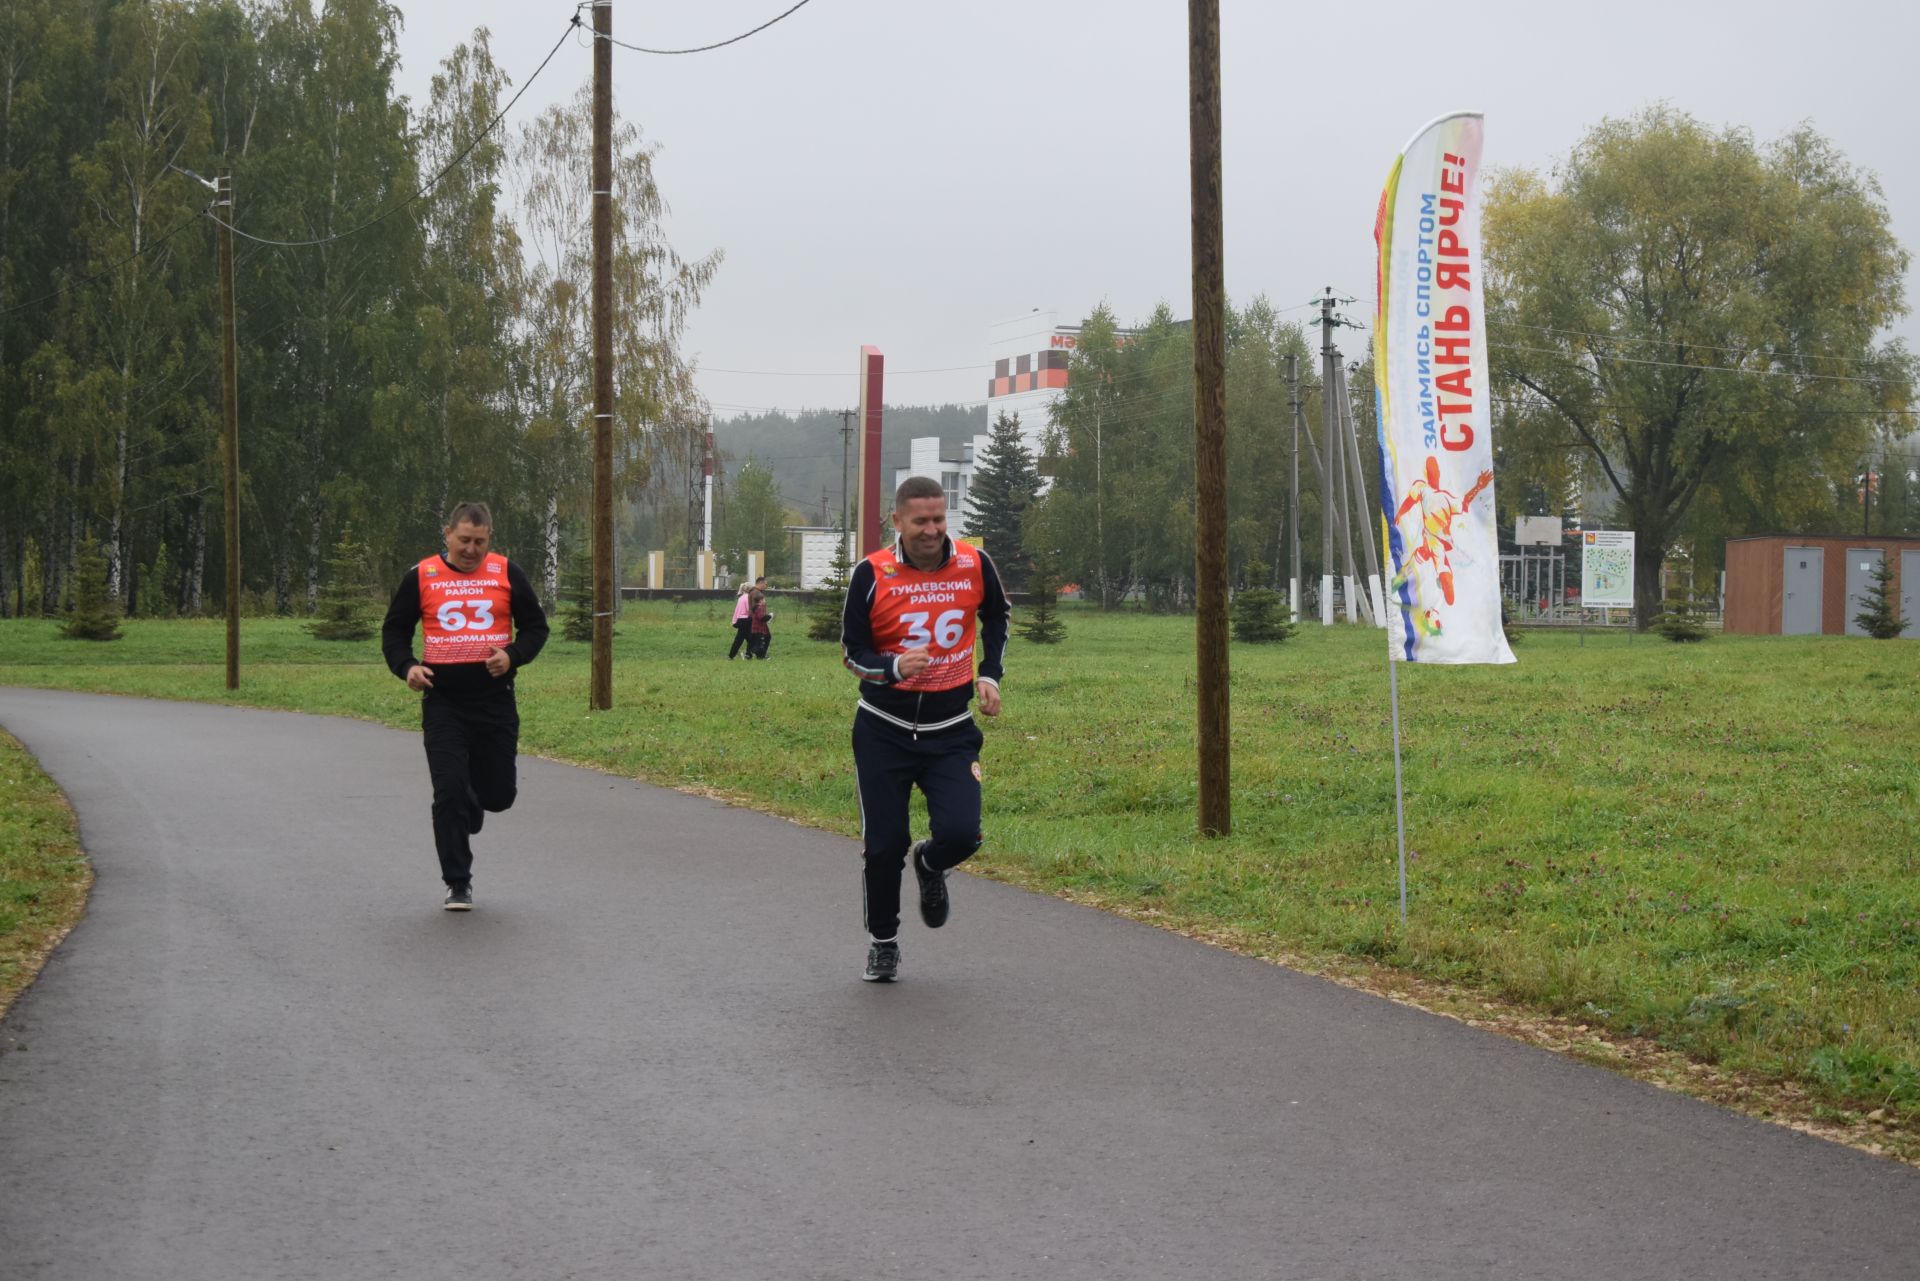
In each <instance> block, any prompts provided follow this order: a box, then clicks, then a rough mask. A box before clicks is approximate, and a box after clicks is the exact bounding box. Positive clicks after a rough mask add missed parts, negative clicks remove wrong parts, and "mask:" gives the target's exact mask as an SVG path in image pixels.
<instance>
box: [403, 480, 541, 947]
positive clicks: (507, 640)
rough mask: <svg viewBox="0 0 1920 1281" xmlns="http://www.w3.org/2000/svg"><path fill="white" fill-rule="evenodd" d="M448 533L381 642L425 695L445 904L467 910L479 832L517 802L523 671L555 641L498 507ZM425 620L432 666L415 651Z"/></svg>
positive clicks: (450, 524)
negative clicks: (517, 695) (496, 516)
mask: <svg viewBox="0 0 1920 1281" xmlns="http://www.w3.org/2000/svg"><path fill="white" fill-rule="evenodd" d="M441 533H442V536H443V537H444V538H445V539H446V544H447V545H446V550H445V551H444V552H442V553H440V554H438V555H434V556H429V557H427V559H425V560H423V561H421V562H420V563H419V564H418V565H415V566H414V567H413V568H412V569H410V570H408V571H407V574H406V577H404V578H402V579H401V580H400V586H399V589H398V590H396V591H395V592H394V594H393V603H392V604H391V605H389V606H388V607H387V618H386V622H385V623H384V624H382V626H381V629H380V647H381V650H382V652H383V653H384V654H385V656H386V660H387V666H388V667H389V668H391V669H392V670H393V674H394V675H395V676H398V677H399V678H400V679H401V680H403V681H405V682H406V683H407V688H408V689H412V690H418V691H419V692H420V728H421V732H422V736H423V738H424V739H425V741H426V748H427V771H428V773H429V774H430V775H431V776H432V778H433V844H434V848H435V850H436V851H437V852H438V853H439V856H440V878H441V879H442V880H443V881H445V882H446V884H447V897H446V901H445V903H444V904H443V906H445V908H446V909H447V911H449V912H464V911H469V910H471V909H472V907H473V847H472V845H471V844H470V838H471V837H472V836H474V835H475V834H476V833H478V832H479V831H480V825H481V824H482V823H483V822H484V821H485V820H486V816H487V813H488V811H492V812H493V813H495V814H498V813H500V812H501V811H502V810H505V809H507V808H509V807H510V806H511V805H512V804H513V801H514V797H515V795H516V793H517V791H518V787H517V783H516V779H515V769H514V756H515V753H516V752H517V751H518V750H519V745H520V711H519V708H518V706H517V704H516V703H515V702H514V697H513V676H514V673H515V672H516V671H518V670H519V669H520V668H522V667H525V666H526V665H527V664H528V663H531V662H532V661H533V660H534V658H535V657H536V656H537V655H538V654H539V653H540V648H541V646H543V645H545V644H546V643H547V616H546V614H545V612H543V611H542V610H541V608H540V600H539V598H538V597H537V596H535V595H534V592H533V584H532V583H531V582H529V581H528V580H527V576H526V574H524V573H523V572H521V569H520V567H519V566H518V565H515V564H514V563H513V562H512V561H510V560H508V559H507V558H506V557H505V556H502V555H500V554H499V553H498V552H495V551H493V550H491V548H492V544H493V514H492V513H491V512H490V511H489V510H488V509H487V505H486V504H485V503H461V504H460V505H459V506H457V507H455V508H454V509H453V511H452V512H451V513H450V514H449V515H448V516H447V525H446V528H445V529H444V530H442V531H441ZM415 625H419V626H420V630H421V634H422V647H421V648H422V654H423V656H424V660H425V661H422V660H421V659H419V658H415V657H414V656H413V629H414V627H415ZM516 631H517V632H518V635H515V633H516Z"/></svg>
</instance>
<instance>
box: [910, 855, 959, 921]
mask: <svg viewBox="0 0 1920 1281" xmlns="http://www.w3.org/2000/svg"><path fill="white" fill-rule="evenodd" d="M932 844H933V842H932V841H915V842H914V843H913V848H912V849H911V850H908V851H907V853H908V854H909V855H911V856H912V858H913V874H914V875H915V876H917V877H919V878H920V919H921V920H923V921H925V922H926V923H927V928H928V929H930V930H937V929H939V928H940V927H941V926H942V925H945V924H946V923H947V909H948V908H949V907H950V906H951V905H952V904H951V901H950V900H949V899H948V898H947V874H946V873H945V872H936V871H934V870H933V869H932V868H930V867H928V866H927V865H926V863H925V862H924V861H922V859H921V857H920V856H921V855H922V854H924V853H925V852H926V850H927V847H928V846H930V845H932Z"/></svg>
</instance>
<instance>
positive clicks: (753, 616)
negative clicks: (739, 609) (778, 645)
mask: <svg viewBox="0 0 1920 1281" xmlns="http://www.w3.org/2000/svg"><path fill="white" fill-rule="evenodd" d="M760 581H761V582H763V583H764V582H766V581H767V580H766V579H764V578H763V579H761V580H760ZM772 624H773V611H772V610H770V609H768V608H767V593H766V592H765V590H764V589H762V588H759V587H755V588H754V589H753V597H752V604H751V605H750V606H749V607H748V611H747V625H748V629H749V631H748V635H747V657H748V658H758V659H763V660H764V659H765V658H766V656H767V647H768V646H770V645H772V644H773V626H772Z"/></svg>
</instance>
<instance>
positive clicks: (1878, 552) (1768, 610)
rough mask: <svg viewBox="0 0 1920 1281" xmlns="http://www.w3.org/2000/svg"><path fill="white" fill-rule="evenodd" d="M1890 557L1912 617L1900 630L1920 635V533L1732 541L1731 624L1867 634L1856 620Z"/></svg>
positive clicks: (1727, 621)
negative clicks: (1918, 598) (1910, 535)
mask: <svg viewBox="0 0 1920 1281" xmlns="http://www.w3.org/2000/svg"><path fill="white" fill-rule="evenodd" d="M1883 560H1884V561H1885V562H1886V563H1887V564H1888V565H1890V566H1892V567H1893V590H1894V595H1895V596H1896V597H1897V598H1898V599H1899V601H1900V613H1901V615H1902V616H1903V617H1905V618H1906V620H1907V628H1906V630H1905V631H1904V632H1902V633H1901V635H1903V636H1920V629H1917V628H1916V624H1917V623H1920V608H1916V600H1915V597H1916V596H1920V538H1903V537H1897V536H1894V535H1888V534H1876V535H1873V536H1866V535H1858V534H1856V535H1852V536H1848V535H1844V534H1842V535H1838V536H1834V537H1828V536H1825V535H1821V536H1817V537H1803V536H1798V535H1790V534H1769V535H1766V536H1764V537H1759V538H1729V539H1728V540H1727V599H1726V612H1725V615H1724V625H1725V629H1726V630H1727V631H1729V632H1737V633H1742V634H1745V635H1748V636H1823V635H1824V636H1864V635H1866V633H1865V631H1864V630H1862V629H1861V627H1860V625H1859V624H1858V623H1856V622H1854V621H1853V618H1854V615H1856V614H1858V613H1859V612H1860V611H1861V610H1863V609H1865V608H1866V596H1867V592H1868V591H1869V590H1871V589H1872V587H1873V573H1874V569H1875V567H1876V566H1878V565H1879V564H1880V563H1881V562H1882V561H1883Z"/></svg>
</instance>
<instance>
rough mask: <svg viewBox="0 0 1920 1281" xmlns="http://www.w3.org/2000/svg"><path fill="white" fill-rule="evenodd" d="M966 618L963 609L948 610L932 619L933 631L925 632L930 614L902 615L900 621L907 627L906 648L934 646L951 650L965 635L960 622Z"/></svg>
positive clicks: (964, 629)
mask: <svg viewBox="0 0 1920 1281" xmlns="http://www.w3.org/2000/svg"><path fill="white" fill-rule="evenodd" d="M966 616H967V612H966V611H965V610H963V609H950V610H948V611H947V612H946V613H944V614H942V615H940V617H938V618H934V619H933V630H932V631H931V632H929V631H928V630H927V620H928V619H929V618H932V617H933V616H932V615H931V614H902V615H900V621H901V622H903V623H905V624H906V625H907V648H908V649H919V648H920V647H921V646H922V645H926V644H936V645H938V646H940V648H941V649H952V648H953V647H954V646H955V645H958V644H959V643H960V638H961V637H962V636H964V635H966V631H967V629H966V627H965V625H964V624H963V623H962V622H961V621H960V620H961V619H963V618H965V617H966Z"/></svg>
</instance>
